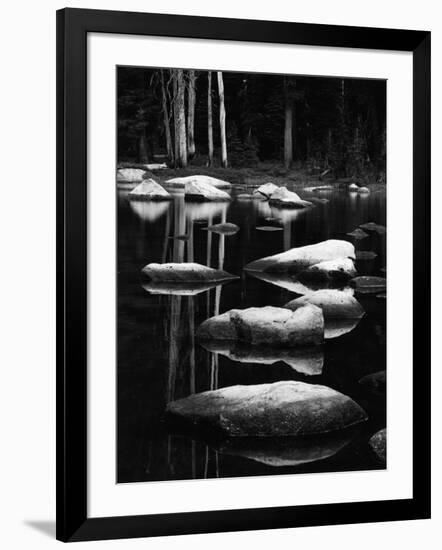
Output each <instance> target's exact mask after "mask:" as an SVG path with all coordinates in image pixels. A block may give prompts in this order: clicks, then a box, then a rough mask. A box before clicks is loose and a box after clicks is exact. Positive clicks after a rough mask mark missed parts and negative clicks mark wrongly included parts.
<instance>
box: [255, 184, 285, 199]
mask: <svg viewBox="0 0 442 550" xmlns="http://www.w3.org/2000/svg"><path fill="white" fill-rule="evenodd" d="M278 189H279V187H278V186H277V185H275V184H274V183H264V184H263V185H260V186H259V187H258V189H255V191H253V194H254V195H255V196H257V197H258V198H263V199H270V197H271V196H272V195H273V193H274V192H275V191H277V190H278Z"/></svg>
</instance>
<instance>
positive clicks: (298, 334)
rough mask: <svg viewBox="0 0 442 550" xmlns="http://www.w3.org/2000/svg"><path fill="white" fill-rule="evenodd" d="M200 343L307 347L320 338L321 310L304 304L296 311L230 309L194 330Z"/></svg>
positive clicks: (321, 333)
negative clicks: (209, 341)
mask: <svg viewBox="0 0 442 550" xmlns="http://www.w3.org/2000/svg"><path fill="white" fill-rule="evenodd" d="M197 336H198V338H200V339H201V340H222V339H228V340H235V341H236V340H238V341H240V342H247V343H249V344H253V345H268V346H286V347H292V346H307V345H318V344H321V343H322V342H323V339H324V317H323V314H322V310H321V309H320V308H318V307H316V306H314V305H306V306H304V307H302V308H299V309H298V310H297V311H290V310H289V309H286V308H280V307H273V306H265V307H250V308H248V309H243V310H241V309H232V310H230V311H228V312H226V313H223V314H222V315H217V316H215V317H211V318H209V319H206V320H205V321H204V322H203V323H201V325H200V326H199V327H198V330H197Z"/></svg>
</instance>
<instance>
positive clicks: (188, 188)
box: [184, 181, 231, 202]
mask: <svg viewBox="0 0 442 550" xmlns="http://www.w3.org/2000/svg"><path fill="white" fill-rule="evenodd" d="M184 199H185V200H186V201H194V202H206V201H207V202H210V201H214V202H222V201H229V200H230V199H231V196H230V195H229V193H226V192H225V191H222V190H221V189H218V188H217V187H214V186H213V185H212V184H210V183H207V182H202V181H191V182H188V183H186V185H185V187H184Z"/></svg>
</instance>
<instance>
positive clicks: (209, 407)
mask: <svg viewBox="0 0 442 550" xmlns="http://www.w3.org/2000/svg"><path fill="white" fill-rule="evenodd" d="M167 412H168V413H169V414H171V415H173V416H175V417H178V418H181V419H183V420H186V421H188V422H190V423H192V424H194V425H200V426H206V427H210V428H212V429H214V428H215V429H217V430H219V431H221V432H222V433H224V434H225V435H227V436H229V437H281V436H283V437H286V436H301V435H310V434H324V433H328V432H333V431H337V430H342V429H344V428H347V427H349V426H353V425H355V424H359V423H360V422H364V421H365V420H367V415H366V413H365V411H364V410H363V409H362V408H361V407H360V406H359V405H358V404H357V403H356V402H355V401H353V400H352V399H351V398H350V397H347V396H346V395H344V394H342V393H340V392H338V391H336V390H333V389H331V388H328V387H327V386H320V385H314V384H306V383H305V382H296V381H293V380H290V381H284V382H275V383H273V384H258V385H250V386H229V387H226V388H221V389H218V390H212V391H206V392H202V393H196V394H193V395H190V396H189V397H186V398H184V399H179V400H178V401H172V402H171V403H169V404H168V405H167Z"/></svg>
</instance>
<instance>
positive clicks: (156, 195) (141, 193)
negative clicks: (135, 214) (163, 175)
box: [128, 179, 172, 201]
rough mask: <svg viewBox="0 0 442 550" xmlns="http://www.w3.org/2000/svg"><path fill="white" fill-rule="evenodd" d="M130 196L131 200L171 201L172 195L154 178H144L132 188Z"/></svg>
mask: <svg viewBox="0 0 442 550" xmlns="http://www.w3.org/2000/svg"><path fill="white" fill-rule="evenodd" d="M128 198H129V199H131V200H145V201H170V200H171V199H172V195H171V194H170V193H169V192H168V191H166V190H165V189H164V187H162V186H161V185H160V184H159V183H157V182H156V181H154V180H152V179H148V180H144V181H142V182H141V183H140V184H139V185H137V186H136V187H135V189H132V191H131V192H130V193H129V195H128Z"/></svg>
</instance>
